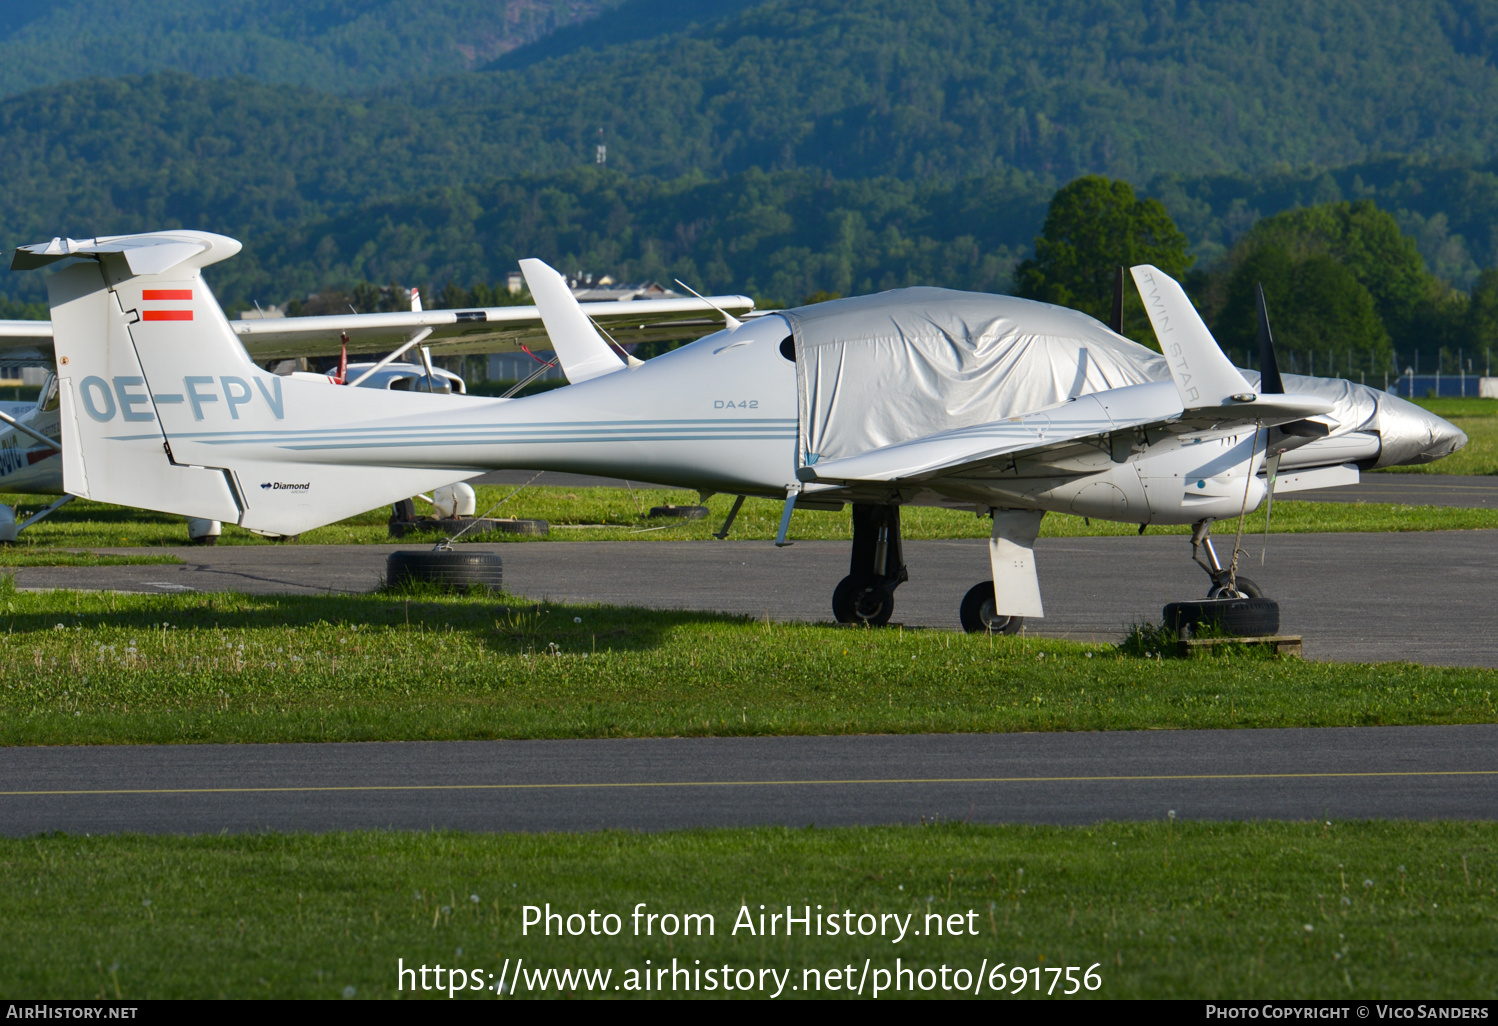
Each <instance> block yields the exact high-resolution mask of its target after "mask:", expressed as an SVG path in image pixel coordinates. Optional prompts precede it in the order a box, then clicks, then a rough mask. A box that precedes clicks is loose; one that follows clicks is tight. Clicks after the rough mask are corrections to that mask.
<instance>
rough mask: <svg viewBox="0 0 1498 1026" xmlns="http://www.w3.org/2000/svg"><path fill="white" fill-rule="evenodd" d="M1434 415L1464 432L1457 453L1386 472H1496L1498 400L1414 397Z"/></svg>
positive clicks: (1497, 458)
mask: <svg viewBox="0 0 1498 1026" xmlns="http://www.w3.org/2000/svg"><path fill="white" fill-rule="evenodd" d="M1415 404H1416V405H1417V406H1422V407H1424V408H1425V409H1427V410H1429V411H1430V412H1432V413H1434V414H1435V415H1436V416H1438V417H1445V418H1446V419H1447V420H1449V421H1451V423H1453V424H1455V425H1456V426H1457V427H1459V428H1461V429H1462V430H1463V431H1465V432H1466V433H1467V444H1466V445H1465V446H1464V447H1463V448H1462V449H1461V450H1460V451H1458V452H1456V453H1453V454H1452V455H1450V456H1447V457H1446V458H1445V459H1443V460H1437V461H1436V462H1434V463H1424V464H1421V465H1420V466H1418V467H1390V468H1388V469H1387V470H1385V471H1380V473H1390V474H1498V399H1417V400H1415Z"/></svg>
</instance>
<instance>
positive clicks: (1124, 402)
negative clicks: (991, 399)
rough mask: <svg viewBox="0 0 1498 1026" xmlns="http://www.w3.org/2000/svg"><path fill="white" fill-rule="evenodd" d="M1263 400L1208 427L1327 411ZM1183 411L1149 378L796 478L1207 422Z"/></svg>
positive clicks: (873, 475) (876, 474) (928, 463)
mask: <svg viewBox="0 0 1498 1026" xmlns="http://www.w3.org/2000/svg"><path fill="white" fill-rule="evenodd" d="M1257 398H1265V397H1257ZM1267 398H1269V399H1272V400H1274V401H1273V402H1263V403H1260V402H1257V401H1255V400H1245V401H1243V402H1240V403H1237V404H1235V405H1234V406H1232V407H1219V408H1217V409H1214V410H1213V413H1212V418H1211V424H1210V428H1212V429H1216V430H1221V429H1224V428H1230V427H1232V426H1234V425H1242V426H1245V427H1251V426H1253V425H1255V424H1257V425H1260V426H1264V427H1268V426H1272V425H1275V424H1281V423H1286V422H1288V421H1292V420H1299V419H1302V418H1304V417H1306V416H1314V415H1316V414H1320V413H1326V412H1328V411H1330V409H1331V408H1332V406H1331V403H1330V402H1328V401H1326V400H1322V399H1319V398H1317V397H1314V396H1301V395H1292V396H1272V397H1267ZM1190 414H1191V411H1189V410H1187V409H1186V408H1185V406H1184V404H1183V402H1182V396H1181V394H1180V392H1179V391H1178V390H1177V388H1176V385H1175V383H1174V382H1172V381H1153V382H1149V383H1148V384H1143V385H1128V386H1125V387H1123V388H1112V389H1108V390H1106V391H1102V392H1091V393H1088V394H1087V395H1082V396H1078V397H1077V398H1075V399H1068V400H1067V401H1066V402H1064V403H1062V404H1060V405H1059V406H1053V407H1050V408H1049V409H1045V410H1037V411H1035V412H1034V413H1028V414H1024V415H1022V416H1018V417H1010V418H1007V419H1005V420H1000V421H994V422H991V423H988V424H977V425H972V426H968V427H961V428H955V429H953V430H951V431H941V432H938V433H936V434H933V435H927V436H926V437H924V438H917V439H914V440H912V441H909V442H899V443H896V444H895V445H887V446H884V447H883V448H880V449H873V450H870V451H869V452H864V453H858V454H857V455H853V456H845V457H842V458H840V459H832V460H819V461H817V462H816V463H813V464H810V465H806V466H803V467H801V468H800V469H799V470H798V471H797V476H798V478H799V479H800V480H802V481H805V482H813V481H822V482H828V483H848V484H851V483H861V482H868V483H873V482H878V483H882V484H904V483H911V484H919V483H924V482H926V481H930V480H932V479H933V478H939V477H954V476H962V475H965V474H971V473H973V472H976V471H982V470H984V469H987V468H990V467H992V466H993V465H995V464H1002V463H1007V462H1008V461H1009V459H1010V458H1012V457H1014V456H1018V455H1035V454H1038V453H1042V452H1045V451H1047V450H1052V449H1057V448H1060V447H1063V446H1066V445H1071V444H1073V443H1075V442H1078V441H1081V440H1083V439H1088V438H1093V439H1097V440H1098V441H1099V443H1100V444H1107V437H1108V436H1109V435H1110V434H1112V433H1114V432H1117V431H1132V430H1133V429H1135V428H1145V429H1149V428H1152V427H1158V428H1162V429H1165V428H1169V427H1171V426H1172V425H1173V426H1174V427H1175V430H1177V431H1193V430H1200V429H1201V428H1202V427H1204V426H1207V425H1203V424H1202V423H1200V422H1199V421H1198V420H1197V419H1196V418H1193V417H1192V416H1191V415H1190Z"/></svg>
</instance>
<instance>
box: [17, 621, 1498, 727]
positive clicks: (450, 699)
mask: <svg viewBox="0 0 1498 1026" xmlns="http://www.w3.org/2000/svg"><path fill="white" fill-rule="evenodd" d="M502 601H514V600H502V599H500V598H497V597H470V598H455V597H440V596H421V595H417V596H412V597H403V596H400V595H388V594H376V595H360V596H317V597H305V596H246V595H236V594H216V595H215V594H174V595H145V594H133V595H132V594H114V593H99V592H63V591H55V592H42V593H31V592H19V593H18V592H14V591H10V592H8V593H0V628H3V629H4V630H5V631H6V634H5V636H4V642H3V644H0V744H102V743H147V742H149V743H163V744H170V743H185V742H240V741H322V740H329V741H359V740H419V739H459V738H499V737H510V738H524V737H641V736H685V735H694V736H708V735H782V734H845V733H904V732H953V731H1018V730H1118V729H1141V728H1170V727H1269V726H1274V727H1288V726H1330V725H1344V726H1345V725H1356V724H1394V723H1403V724H1412V723H1490V722H1493V721H1494V718H1495V710H1494V705H1493V694H1494V692H1495V691H1498V671H1494V670H1486V669H1475V668H1446V667H1426V666H1415V665H1409V664H1383V665H1366V666H1358V665H1347V664H1334V663H1313V662H1303V661H1301V660H1299V659H1279V660H1276V659H1267V658H1265V657H1263V656H1260V655H1256V654H1251V653H1235V654H1227V655H1224V656H1221V657H1211V658H1193V659H1175V658H1164V659H1155V658H1149V657H1148V653H1146V654H1145V657H1144V658H1140V657H1138V656H1128V655H1125V654H1124V653H1123V652H1122V651H1121V650H1120V649H1119V648H1117V647H1115V646H1113V645H1107V644H1096V645H1086V644H1080V643H1074V642H1066V641H1057V640H1050V639H1038V638H1023V637H1016V638H1005V637H997V638H989V637H980V636H969V635H963V634H958V633H954V632H948V631H907V630H901V629H888V630H866V629H851V628H840V627H834V626H819V625H814V624H780V623H772V622H769V621H767V620H759V621H756V620H750V619H745V618H737V617H727V616H719V615H712V614H705V613H691V612H659V611H649V610H640V609H622V608H608V607H599V606H566V605H560V604H549V603H548V604H542V605H540V606H535V607H533V606H529V605H525V606H521V605H517V606H516V607H515V608H514V609H507V608H505V607H503V606H502V605H501V602H502ZM1167 654H1168V653H1167Z"/></svg>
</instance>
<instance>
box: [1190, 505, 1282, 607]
mask: <svg viewBox="0 0 1498 1026" xmlns="http://www.w3.org/2000/svg"><path fill="white" fill-rule="evenodd" d="M1203 552H1205V553H1206V555H1207V558H1206V559H1203V558H1202V553H1203ZM1191 558H1192V559H1193V560H1195V561H1196V565H1197V566H1199V567H1201V568H1202V569H1203V570H1205V571H1206V572H1207V576H1208V577H1210V578H1211V579H1212V585H1211V587H1209V588H1208V589H1207V598H1209V599H1215V598H1263V597H1264V591H1263V589H1261V588H1260V587H1259V586H1258V585H1257V584H1255V583H1254V582H1253V581H1251V580H1249V579H1248V578H1247V577H1244V576H1242V575H1241V574H1238V573H1236V572H1235V571H1234V570H1233V568H1232V567H1227V566H1223V565H1222V560H1220V559H1218V558H1217V550H1216V549H1214V548H1213V547H1212V521H1211V520H1210V519H1207V520H1198V521H1197V522H1196V523H1195V524H1193V525H1192V528H1191ZM1233 562H1235V563H1236V562H1237V560H1236V559H1234V561H1233Z"/></svg>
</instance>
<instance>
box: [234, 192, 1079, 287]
mask: <svg viewBox="0 0 1498 1026" xmlns="http://www.w3.org/2000/svg"><path fill="white" fill-rule="evenodd" d="M1049 198H1050V192H1049V190H1042V189H1037V188H1036V187H1035V186H1034V185H1033V183H1032V182H1030V181H1028V180H1027V179H1024V178H1021V177H1019V176H1015V177H1014V178H1011V179H1006V178H1004V177H1003V176H998V175H990V176H985V177H983V178H975V179H966V180H963V181H960V182H956V183H951V184H947V183H942V182H933V181H927V182H917V183H912V182H906V181H900V180H896V179H874V180H859V181H850V182H845V181H838V180H836V179H833V178H832V177H831V176H829V175H826V174H825V173H823V172H815V171H782V172H775V173H767V172H763V171H747V172H744V173H742V174H738V175H733V176H731V177H729V178H726V179H707V178H702V177H695V178H684V179H679V180H674V181H665V182H659V181H655V180H652V179H643V178H633V177H630V176H627V175H624V174H621V173H619V172H616V171H597V170H595V169H592V168H585V169H581V170H578V171H573V172H568V173H566V174H561V175H553V176H542V177H534V178H520V179H512V180H505V181H499V182H494V183H490V184H488V185H484V186H478V187H469V188H459V187H453V188H448V189H433V190H429V191H427V192H423V193H420V194H418V195H415V196H410V197H404V198H401V199H395V200H388V201H379V202H376V203H372V204H367V205H365V206H362V207H360V208H358V209H357V210H354V211H351V212H349V213H347V214H342V215H337V216H333V217H329V218H326V219H320V220H317V221H313V222H309V223H305V224H299V225H297V226H294V227H288V228H285V229H282V230H279V231H275V232H271V233H269V234H267V235H264V236H260V237H259V238H258V240H257V242H256V244H255V245H253V246H250V247H248V248H247V249H246V251H245V252H244V253H243V254H242V255H241V256H239V257H236V258H235V259H234V260H233V261H231V262H230V263H229V264H226V265H225V266H224V267H222V268H215V269H214V271H213V281H214V285H215V288H216V289H217V290H218V291H219V293H220V295H221V296H222V297H223V298H224V299H225V300H226V301H228V302H235V303H240V304H248V302H249V301H250V300H252V299H258V300H260V301H261V302H262V303H264V302H271V301H279V300H281V299H283V298H285V297H287V296H288V294H290V295H295V294H297V293H298V292H303V291H310V290H314V289H317V288H319V287H322V286H326V285H340V286H342V285H347V284H349V283H352V282H357V281H360V280H368V281H374V282H400V283H404V284H408V285H409V284H418V285H422V286H424V287H426V288H427V290H428V292H429V293H434V292H435V291H436V290H437V289H439V288H440V287H441V285H442V284H444V283H446V282H449V281H456V282H458V283H460V284H469V283H472V282H487V281H500V280H502V279H503V278H504V276H505V275H506V274H508V273H509V272H510V271H513V270H514V269H515V265H516V261H517V260H519V259H520V258H521V257H525V256H538V257H541V258H542V259H544V260H547V261H549V262H551V263H553V264H555V265H556V266H557V267H558V268H560V269H562V270H565V271H572V270H585V271H595V272H598V273H602V272H603V271H607V272H608V273H610V274H612V275H614V276H615V277H616V278H620V279H622V280H639V279H650V278H653V279H658V280H661V281H668V282H669V281H670V280H671V279H672V278H677V277H679V278H682V279H683V280H684V281H686V282H688V283H689V284H691V285H693V287H696V288H706V289H712V290H731V291H735V292H745V293H749V294H752V295H755V296H758V297H760V298H761V299H767V300H771V301H775V302H781V303H795V302H799V301H800V299H801V298H802V297H803V296H805V295H807V294H808V293H811V292H815V291H818V290H828V291H835V292H840V293H843V294H844V295H849V294H854V293H861V292H871V291H875V290H877V289H885V288H894V287H896V286H901V285H915V284H937V283H939V284H944V285H947V286H949V287H952V288H969V289H977V290H982V291H1004V290H1006V289H1007V288H1008V286H1009V278H1010V271H1011V268H1012V267H1013V265H1014V263H1015V262H1016V261H1017V260H1018V259H1019V258H1020V256H1021V255H1022V254H1023V252H1024V251H1025V250H1026V249H1027V248H1028V247H1029V245H1030V242H1031V238H1032V236H1033V235H1034V233H1035V229H1036V227H1037V226H1038V225H1039V223H1040V219H1041V218H1042V216H1043V215H1044V212H1045V204H1046V202H1047V201H1048V200H1049Z"/></svg>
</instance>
